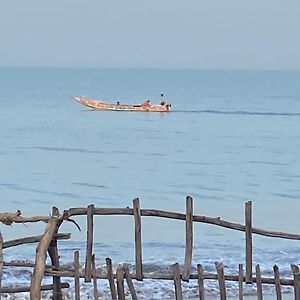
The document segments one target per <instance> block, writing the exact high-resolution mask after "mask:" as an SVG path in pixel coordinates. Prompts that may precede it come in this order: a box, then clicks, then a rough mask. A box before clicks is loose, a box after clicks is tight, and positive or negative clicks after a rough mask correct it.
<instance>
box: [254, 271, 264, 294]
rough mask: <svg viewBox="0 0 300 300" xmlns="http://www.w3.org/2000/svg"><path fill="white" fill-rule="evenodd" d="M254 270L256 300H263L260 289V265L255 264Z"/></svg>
mask: <svg viewBox="0 0 300 300" xmlns="http://www.w3.org/2000/svg"><path fill="white" fill-rule="evenodd" d="M255 270H256V289H257V300H263V291H262V283H261V273H260V267H259V265H257V266H256V267H255Z"/></svg>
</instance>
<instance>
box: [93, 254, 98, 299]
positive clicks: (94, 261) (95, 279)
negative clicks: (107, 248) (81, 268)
mask: <svg viewBox="0 0 300 300" xmlns="http://www.w3.org/2000/svg"><path fill="white" fill-rule="evenodd" d="M92 273H93V285H94V299H95V300H98V298H99V296H98V287H97V269H96V259H95V254H93V255H92Z"/></svg>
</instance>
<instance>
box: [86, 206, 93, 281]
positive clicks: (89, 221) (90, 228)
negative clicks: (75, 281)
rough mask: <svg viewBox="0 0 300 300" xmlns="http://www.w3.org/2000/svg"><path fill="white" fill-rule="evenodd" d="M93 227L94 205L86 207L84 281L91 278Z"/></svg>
mask: <svg viewBox="0 0 300 300" xmlns="http://www.w3.org/2000/svg"><path fill="white" fill-rule="evenodd" d="M93 227H94V205H93V204H91V205H89V206H88V207H87V234H86V235H87V241H86V257H85V270H84V281H85V282H91V279H92V255H93V238H94V233H93Z"/></svg>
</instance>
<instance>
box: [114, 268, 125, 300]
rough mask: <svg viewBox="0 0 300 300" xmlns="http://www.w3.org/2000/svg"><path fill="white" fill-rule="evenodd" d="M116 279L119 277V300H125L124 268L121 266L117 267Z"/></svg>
mask: <svg viewBox="0 0 300 300" xmlns="http://www.w3.org/2000/svg"><path fill="white" fill-rule="evenodd" d="M116 277H117V291H118V298H119V300H125V291H124V271H123V266H121V265H119V266H118V267H117V272H116Z"/></svg>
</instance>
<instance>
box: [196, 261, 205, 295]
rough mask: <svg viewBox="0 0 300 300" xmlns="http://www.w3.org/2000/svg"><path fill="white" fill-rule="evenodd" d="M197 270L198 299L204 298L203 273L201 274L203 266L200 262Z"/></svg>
mask: <svg viewBox="0 0 300 300" xmlns="http://www.w3.org/2000/svg"><path fill="white" fill-rule="evenodd" d="M197 271H198V289H199V300H205V292H204V274H203V267H202V265H201V264H198V265H197Z"/></svg>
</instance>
